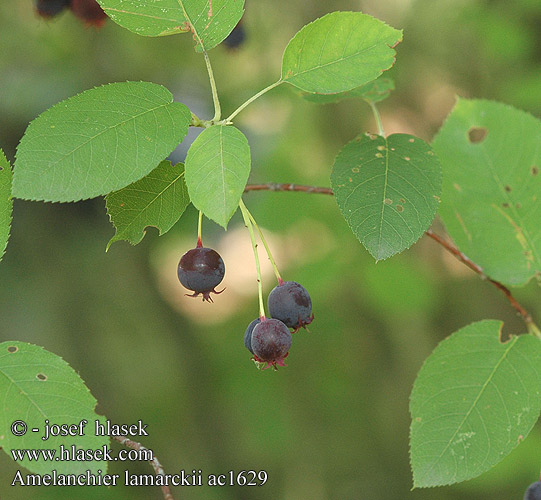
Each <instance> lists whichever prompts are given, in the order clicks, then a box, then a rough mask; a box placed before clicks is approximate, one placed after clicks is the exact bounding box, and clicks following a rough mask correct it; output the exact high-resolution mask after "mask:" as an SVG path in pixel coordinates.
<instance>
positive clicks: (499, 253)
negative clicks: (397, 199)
mask: <svg viewBox="0 0 541 500" xmlns="http://www.w3.org/2000/svg"><path fill="white" fill-rule="evenodd" d="M540 144H541V121H540V120H538V119H536V118H534V117H533V116H532V115H529V114H528V113H524V112H523V111H519V110H517V109H514V108H512V107H510V106H506V105H504V104H500V103H496V102H490V101H481V100H467V99H459V100H458V102H457V104H456V106H455V108H454V109H453V111H452V112H451V114H450V115H449V117H448V118H447V120H446V122H445V124H444V125H443V127H442V128H441V130H440V131H439V132H438V134H437V136H436V138H435V139H434V143H433V146H434V150H435V151H436V153H437V154H438V156H439V158H440V160H441V162H442V166H443V169H444V172H445V175H444V179H443V194H442V200H443V201H442V205H441V211H440V214H441V218H442V219H443V222H444V223H445V227H446V229H447V232H448V233H449V234H450V235H451V237H452V238H453V240H454V241H455V242H456V244H457V245H458V247H459V248H460V250H461V251H462V252H463V253H465V254H466V255H467V256H468V257H470V258H471V259H472V260H473V261H474V262H476V263H477V264H479V265H480V266H481V267H482V268H483V272H484V273H485V274H486V275H488V276H490V277H491V278H492V279H494V280H497V281H500V282H502V283H505V284H507V285H522V284H524V283H527V282H528V281H529V280H530V279H531V278H532V276H536V275H537V276H538V277H540V276H541V197H540V195H541V172H540V171H541V147H540Z"/></svg>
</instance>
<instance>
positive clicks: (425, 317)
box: [0, 0, 541, 500]
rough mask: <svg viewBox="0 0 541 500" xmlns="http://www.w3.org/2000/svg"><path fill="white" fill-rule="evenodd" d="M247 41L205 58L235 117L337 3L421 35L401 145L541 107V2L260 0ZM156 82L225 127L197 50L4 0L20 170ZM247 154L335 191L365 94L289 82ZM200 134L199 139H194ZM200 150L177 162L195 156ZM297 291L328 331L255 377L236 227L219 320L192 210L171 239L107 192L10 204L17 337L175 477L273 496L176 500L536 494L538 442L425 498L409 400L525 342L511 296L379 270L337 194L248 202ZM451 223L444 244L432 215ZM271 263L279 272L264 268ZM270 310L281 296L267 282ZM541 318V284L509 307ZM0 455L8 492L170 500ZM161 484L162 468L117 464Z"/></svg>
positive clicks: (424, 262) (259, 178)
mask: <svg viewBox="0 0 541 500" xmlns="http://www.w3.org/2000/svg"><path fill="white" fill-rule="evenodd" d="M246 3H247V6H246V7H247V10H246V14H245V18H244V26H245V29H246V33H247V40H246V43H245V44H244V45H243V46H242V47H241V48H240V49H238V50H236V51H231V50H227V49H225V48H224V47H218V48H216V49H214V50H212V51H211V53H210V57H211V59H212V63H213V66H214V70H215V76H216V80H217V85H218V89H219V92H220V96H221V100H222V108H223V109H224V113H225V114H229V113H230V112H231V111H233V110H234V109H235V108H236V107H237V106H238V105H239V104H241V103H242V102H244V101H245V100H246V99H247V98H248V97H250V96H251V95H253V94H255V93H256V92H257V91H258V90H260V89H261V88H263V87H265V86H267V85H268V84H269V83H272V82H273V81H275V80H276V79H277V77H278V75H279V73H280V63H281V54H282V51H283V49H284V47H285V46H286V44H287V42H288V41H289V39H290V38H291V37H292V36H293V35H294V34H295V32H296V31H298V29H300V28H301V27H302V26H303V25H304V24H306V23H307V22H309V21H311V20H313V19H315V18H316V17H319V16H321V15H323V14H325V13H327V12H329V11H332V10H361V11H363V12H365V13H369V14H372V15H374V16H376V17H378V18H380V19H382V20H384V21H386V22H387V23H389V24H390V25H392V26H394V27H396V28H401V29H403V30H404V41H403V43H401V44H400V45H399V46H398V47H397V53H398V54H397V63H396V65H395V67H394V68H393V69H392V70H391V71H390V72H389V76H391V77H392V78H394V79H395V82H396V88H397V90H396V91H395V92H394V93H393V95H392V96H391V98H389V99H388V100H387V101H385V102H384V103H382V104H381V105H380V112H381V114H382V119H383V124H384V127H385V130H386V132H387V133H393V132H406V133H412V134H416V135H418V136H420V137H422V138H424V139H425V140H431V138H432V136H433V135H434V133H435V132H436V131H437V129H438V127H439V126H440V125H441V123H442V121H443V119H444V118H445V116H446V115H447V113H448V112H449V111H450V109H451V107H452V106H453V103H454V99H455V95H456V94H459V95H461V96H465V97H484V98H489V99H497V100H500V101H504V102H507V103H509V104H512V105H514V106H517V107H520V108H522V109H526V110H528V111H530V112H532V113H534V114H537V115H539V114H541V71H540V69H541V52H540V47H541V3H540V2H539V0H515V1H513V2H508V1H506V0H484V1H482V0H447V1H445V0H389V1H382V0H365V1H347V0H333V1H324V0H321V1H317V2H315V1H314V2H306V1H300V2H292V1H291V0H288V1H285V0H257V1H255V0H247V2H246ZM125 80H148V81H153V82H156V83H160V84H163V85H165V86H167V87H168V88H169V89H171V91H172V92H173V93H174V94H175V98H176V99H177V100H180V101H182V102H184V103H185V104H187V105H188V106H189V107H190V108H191V109H192V110H193V111H194V112H195V113H196V114H197V115H198V116H200V117H203V118H208V117H210V116H211V114H212V100H211V98H210V91H209V87H208V80H207V76H206V71H205V66H204V63H203V60H202V58H201V56H200V55H197V54H195V53H194V51H193V50H192V40H191V37H190V36H188V35H185V36H174V37H164V38H157V39H151V38H142V37H137V36H136V35H134V34H132V33H129V32H127V31H124V30H123V29H121V28H120V27H118V26H117V25H115V24H114V23H112V22H108V23H106V25H105V27H104V28H103V29H101V30H95V29H91V28H87V27H85V26H84V25H82V24H81V23H80V22H79V21H77V20H76V19H75V18H74V17H73V16H72V15H70V14H64V15H62V16H60V17H59V18H57V19H54V20H51V21H44V20H42V19H40V18H38V16H37V15H36V14H35V12H34V9H33V1H31V0H16V1H12V2H2V3H1V4H0V146H1V147H2V148H4V150H5V152H6V154H7V156H8V158H9V159H10V160H13V158H14V154H15V148H16V145H17V143H18V141H19V139H20V137H21V136H22V134H23V133H24V130H25V128H26V126H27V125H28V122H29V121H30V120H32V119H33V118H35V117H36V116H37V115H38V114H39V113H41V112H42V111H44V110H45V109H47V108H48V107H50V106H51V105H53V104H55V103H56V102H58V101H60V100H62V99H65V98H67V97H70V96H72V95H74V94H76V93H79V92H82V91H83V90H86V89H88V88H91V87H93V86H96V85H101V84H104V83H108V82H113V81H125ZM236 125H238V126H239V127H240V128H241V129H242V130H243V131H244V133H245V134H246V135H247V136H248V138H249V140H250V144H251V148H252V157H253V172H252V175H251V182H271V181H272V182H294V183H300V184H311V185H321V186H328V185H329V180H328V177H329V172H330V166H331V165H332V162H333V159H334V157H335V155H336V154H337V152H338V151H339V150H340V148H341V147H342V146H343V145H344V144H345V143H346V142H347V141H349V140H351V139H352V138H353V137H355V136H356V135H357V134H358V133H359V132H362V131H367V130H368V131H372V132H375V131H376V127H375V124H374V122H373V119H372V117H371V114H370V110H369V108H368V107H367V106H366V105H365V104H363V103H361V102H357V101H345V102H343V103H339V104H334V105H326V106H317V105H314V104H311V103H308V102H305V101H303V100H302V99H300V98H298V97H297V95H296V93H295V91H294V90H293V89H292V88H290V87H288V86H284V87H283V88H281V87H280V88H278V89H276V90H273V91H272V92H270V93H269V94H267V95H266V96H265V97H263V98H261V99H260V100H258V101H256V102H255V103H254V104H253V105H252V106H250V107H249V108H248V109H247V110H246V111H244V112H243V113H241V114H240V115H239V116H238V118H237V119H236ZM194 136H195V131H191V133H190V138H191V139H193V137H194ZM185 152H186V146H181V147H179V149H178V150H177V151H175V153H174V154H173V158H174V159H175V160H177V161H180V160H182V159H183V156H184V155H185ZM245 202H246V204H247V205H248V207H249V208H250V209H251V210H252V212H253V214H254V216H255V217H256V219H257V220H258V222H259V223H260V225H261V226H262V227H263V229H264V230H265V231H266V232H267V233H268V235H269V239H270V242H271V246H272V248H273V249H274V251H275V253H276V259H277V261H278V265H279V267H280V269H281V271H282V275H283V277H284V279H288V280H295V281H299V282H301V283H303V285H304V286H305V287H306V288H307V289H308V290H309V291H310V293H311V296H312V301H313V304H314V312H315V316H316V319H315V321H314V323H313V324H312V325H311V327H310V330H311V333H307V332H305V331H300V332H299V333H297V334H295V337H294V344H293V347H292V349H291V353H290V356H289V358H288V364H289V366H288V367H287V368H284V369H280V370H279V371H278V372H272V370H267V371H265V372H258V371H257V370H256V369H255V367H254V366H253V363H252V362H251V361H250V355H249V353H248V352H247V351H246V349H245V348H244V346H243V334H244V330H245V328H246V326H247V325H248V323H249V322H250V321H251V320H252V319H254V318H255V317H256V316H257V311H258V308H257V287H256V279H255V267H254V262H253V256H252V254H251V247H250V243H249V238H248V234H247V231H246V230H245V229H244V227H243V225H242V222H241V218H240V216H239V214H236V215H235V216H234V218H233V219H232V221H231V223H230V226H229V229H228V231H227V232H223V230H221V229H220V228H218V227H217V226H215V225H214V224H213V223H211V222H208V221H206V222H205V224H204V233H203V236H204V242H205V244H206V245H207V246H212V247H214V248H216V249H217V250H218V251H219V252H220V253H221V254H222V256H223V257H224V260H225V262H226V269H227V274H226V280H225V282H224V284H225V285H226V286H227V291H226V292H225V293H224V294H222V295H219V296H216V298H215V303H214V304H207V303H202V302H201V301H199V300H194V299H190V298H187V297H185V296H184V292H185V290H184V289H183V288H182V287H181V286H180V284H179V283H178V281H177V278H176V271H175V268H176V265H177V262H178V260H179V258H180V256H181V255H182V254H183V253H184V252H185V251H187V250H188V249H189V248H191V247H193V246H195V242H196V241H195V240H196V225H197V220H196V212H195V210H194V209H193V208H192V207H190V208H189V209H188V210H187V212H186V214H185V215H184V216H183V217H182V219H181V220H180V221H179V223H178V224H177V225H176V226H175V227H174V228H173V230H171V231H170V232H169V233H168V234H166V235H165V236H163V237H160V238H158V236H157V232H156V231H155V230H153V229H151V230H149V231H148V234H147V236H146V237H145V239H144V240H143V242H142V243H141V244H140V245H138V246H136V247H131V246H129V245H128V244H127V243H125V242H121V243H115V244H114V245H113V246H112V247H111V249H110V251H109V252H108V253H107V254H106V253H105V246H106V244H107V241H108V240H109V238H110V237H111V236H112V235H113V228H112V226H111V225H110V224H109V222H108V217H107V215H106V212H105V208H104V201H103V199H96V200H91V201H86V202H81V203H77V204H45V203H29V202H21V201H17V200H16V201H15V206H14V220H13V232H12V238H11V241H10V243H9V246H8V250H7V254H6V256H5V257H4V260H3V262H2V263H1V264H0V318H1V321H0V341H1V340H7V339H10V340H11V339H13V340H22V341H27V342H32V343H35V344H38V345H41V346H43V347H45V348H46V349H48V350H49V351H52V352H54V353H56V354H58V355H61V356H62V357H63V358H64V359H66V360H67V361H68V362H69V363H70V364H71V366H72V367H74V369H75V370H77V371H78V372H79V373H80V375H81V376H82V378H83V379H84V380H85V381H86V383H87V385H88V387H89V388H90V389H91V391H92V393H93V394H94V396H95V397H96V398H97V399H98V401H99V406H98V411H99V412H100V413H103V414H105V415H106V416H107V417H108V418H109V419H111V420H112V421H113V422H116V423H131V422H136V421H137V420H139V419H141V420H143V421H144V422H145V423H147V424H148V429H149V433H150V436H149V437H148V438H144V439H143V444H144V445H145V446H146V447H148V448H151V449H152V450H154V452H155V453H156V454H157V456H158V457H159V459H160V460H161V462H162V464H163V465H164V467H165V469H166V471H167V472H169V473H175V472H178V471H179V470H181V469H184V470H186V471H191V470H192V469H201V470H202V471H203V475H206V474H209V473H214V474H219V473H225V472H227V471H229V470H235V471H240V470H248V469H255V470H261V469H264V470H265V471H267V472H268V475H269V479H268V482H267V484H266V485H265V486H263V487H258V488H256V487H252V488H248V487H244V488H240V487H215V488H210V487H191V488H187V487H184V488H177V489H176V490H175V492H174V493H175V495H176V497H177V498H179V499H180V498H182V499H186V500H188V499H194V500H198V499H241V500H243V499H252V498H253V499H262V500H266V499H269V500H270V499H273V500H275V499H287V500H303V499H310V500H326V499H331V500H334V499H336V500H348V499H369V500H387V499H389V500H390V499H393V500H394V499H397V498H404V499H411V500H423V499H438V500H467V499H468V500H469V499H479V500H489V499H490V500H494V499H501V500H511V499H521V498H522V495H523V492H524V490H525V488H526V486H527V485H528V484H529V483H531V482H533V481H535V480H536V479H537V478H538V475H539V466H540V454H539V450H540V449H541V429H540V428H539V426H538V427H536V428H535V429H534V431H533V432H532V434H531V435H530V437H529V438H528V439H527V440H526V441H525V442H524V443H523V444H521V445H520V446H519V447H518V448H517V449H516V450H515V451H514V452H513V453H512V454H511V455H510V456H509V457H507V458H506V459H505V460H504V461H503V462H502V464H500V465H499V466H498V467H497V468H496V469H494V470H493V471H491V472H489V473H487V474H485V475H484V476H482V477H480V478H478V479H475V480H472V481H469V482H467V483H464V484H460V485H455V486H452V487H447V488H439V489H431V490H414V491H410V489H411V473H410V467H409V461H408V432H409V430H408V429H409V413H408V397H409V393H410V390H411V387H412V384H413V381H414V379H415V375H416V373H417V371H418V370H419V368H420V366H421V364H422V362H423V360H424V359H425V358H426V357H427V356H428V355H429V353H430V352H431V350H432V349H433V348H434V347H435V345H436V344H437V343H438V342H439V341H440V340H442V339H443V338H445V337H446V336H448V335H449V334H450V333H452V332H454V331H455V330H457V329H458V328H460V327H462V326H464V325H466V324H468V323H470V322H472V321H476V320H480V319H484V318H496V319H502V320H504V321H505V324H506V326H505V329H506V331H507V332H510V333H513V332H514V333H519V332H522V331H523V330H524V326H523V324H521V322H520V320H519V319H518V318H517V317H516V316H515V314H514V310H513V309H512V308H511V307H510V305H509V304H508V302H507V301H506V300H505V298H504V297H503V295H502V294H501V293H500V292H498V291H497V290H496V289H495V288H494V287H491V286H490V285H489V284H488V283H485V282H482V281H481V280H480V279H478V277H477V276H476V275H474V274H473V273H472V272H470V271H469V270H467V269H466V268H465V267H464V266H462V265H461V264H459V263H457V262H455V261H454V260H453V258H452V257H449V256H448V255H446V254H444V253H443V251H442V249H441V248H440V247H438V246H437V245H436V244H435V243H434V242H432V241H430V240H427V239H426V238H423V239H422V240H421V241H420V242H418V243H417V244H416V245H414V247H413V248H412V249H410V250H409V251H407V252H405V253H404V254H402V255H400V256H397V257H394V258H392V259H391V260H389V261H385V262H380V263H378V264H377V265H376V264H374V261H373V260H372V259H371V257H370V256H369V255H368V253H367V252H366V251H365V250H364V249H363V248H362V247H361V245H360V244H359V243H358V241H357V240H356V239H355V238H354V236H353V235H352V233H351V232H350V230H349V229H348V227H347V225H346V223H345V222H344V220H343V219H342V218H341V216H340V214H339V212H338V209H337V207H336V204H335V202H334V200H333V199H332V198H331V197H328V196H323V195H307V194H302V193H269V192H262V193H249V194H247V195H246V196H245ZM435 229H436V230H437V231H439V232H440V233H442V232H443V229H442V228H441V226H440V225H439V224H438V223H437V222H436V224H435ZM262 259H263V261H265V264H267V262H266V258H265V257H264V256H262ZM263 279H264V288H265V290H266V292H265V293H268V291H270V289H271V288H272V287H273V286H274V285H275V283H274V277H273V275H272V272H271V271H270V269H269V267H268V266H266V267H265V272H264V278H263ZM515 293H516V296H517V298H518V299H519V301H521V302H522V303H523V304H524V305H525V306H526V307H527V308H528V309H529V310H530V311H531V312H532V314H533V315H534V316H535V317H536V318H537V320H541V304H540V301H539V297H540V291H539V287H538V286H537V284H535V283H530V285H529V286H527V287H524V288H522V289H517V290H516V291H515ZM17 468H18V467H17V466H16V464H14V463H13V462H12V461H11V459H10V458H8V456H7V455H5V454H0V497H1V498H2V499H4V498H6V499H14V500H18V499H40V500H41V499H43V500H47V499H52V498H59V499H62V498H66V499H68V498H69V499H73V498H78V499H87V498H88V499H102V498H103V499H128V498H129V499H136V500H137V499H143V498H144V499H159V498H162V496H161V493H160V491H159V489H157V488H154V489H153V488H144V487H142V488H133V487H132V488H125V487H117V488H112V489H107V488H78V489H73V488H64V489H62V488H55V487H49V488H31V487H28V488H20V487H19V488H11V487H8V486H7V485H8V484H9V482H11V480H12V478H13V475H14V473H15V471H16V470H17ZM125 468H129V469H130V471H133V472H139V473H150V472H151V469H150V467H149V466H148V464H146V463H124V464H121V463H119V462H116V463H113V464H112V465H111V466H110V469H109V471H110V472H111V473H119V474H122V473H123V470H124V469H125Z"/></svg>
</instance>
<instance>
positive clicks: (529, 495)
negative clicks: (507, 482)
mask: <svg viewBox="0 0 541 500" xmlns="http://www.w3.org/2000/svg"><path fill="white" fill-rule="evenodd" d="M524 500H541V481H536V482H535V483H532V484H530V486H528V489H527V490H526V493H524Z"/></svg>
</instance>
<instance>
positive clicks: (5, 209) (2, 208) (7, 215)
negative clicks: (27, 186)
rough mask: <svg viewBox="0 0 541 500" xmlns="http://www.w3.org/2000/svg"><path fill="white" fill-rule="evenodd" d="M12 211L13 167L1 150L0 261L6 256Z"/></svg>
mask: <svg viewBox="0 0 541 500" xmlns="http://www.w3.org/2000/svg"><path fill="white" fill-rule="evenodd" d="M12 210H13V201H12V200H11V166H10V164H9V162H8V161H7V159H6V157H5V156H4V152H3V151H2V150H1V149H0V260H2V257H3V256H4V251H5V250H6V246H7V244H8V240H9V232H10V229H11V212H12Z"/></svg>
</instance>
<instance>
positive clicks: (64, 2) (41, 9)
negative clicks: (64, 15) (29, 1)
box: [36, 0, 70, 19]
mask: <svg viewBox="0 0 541 500" xmlns="http://www.w3.org/2000/svg"><path fill="white" fill-rule="evenodd" d="M69 4H70V0H37V2H36V11H37V13H38V14H39V15H40V16H41V17H45V18H46V19H50V18H51V17H55V16H57V15H58V14H60V13H61V12H62V11H63V10H64V9H65V8H66V7H69Z"/></svg>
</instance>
